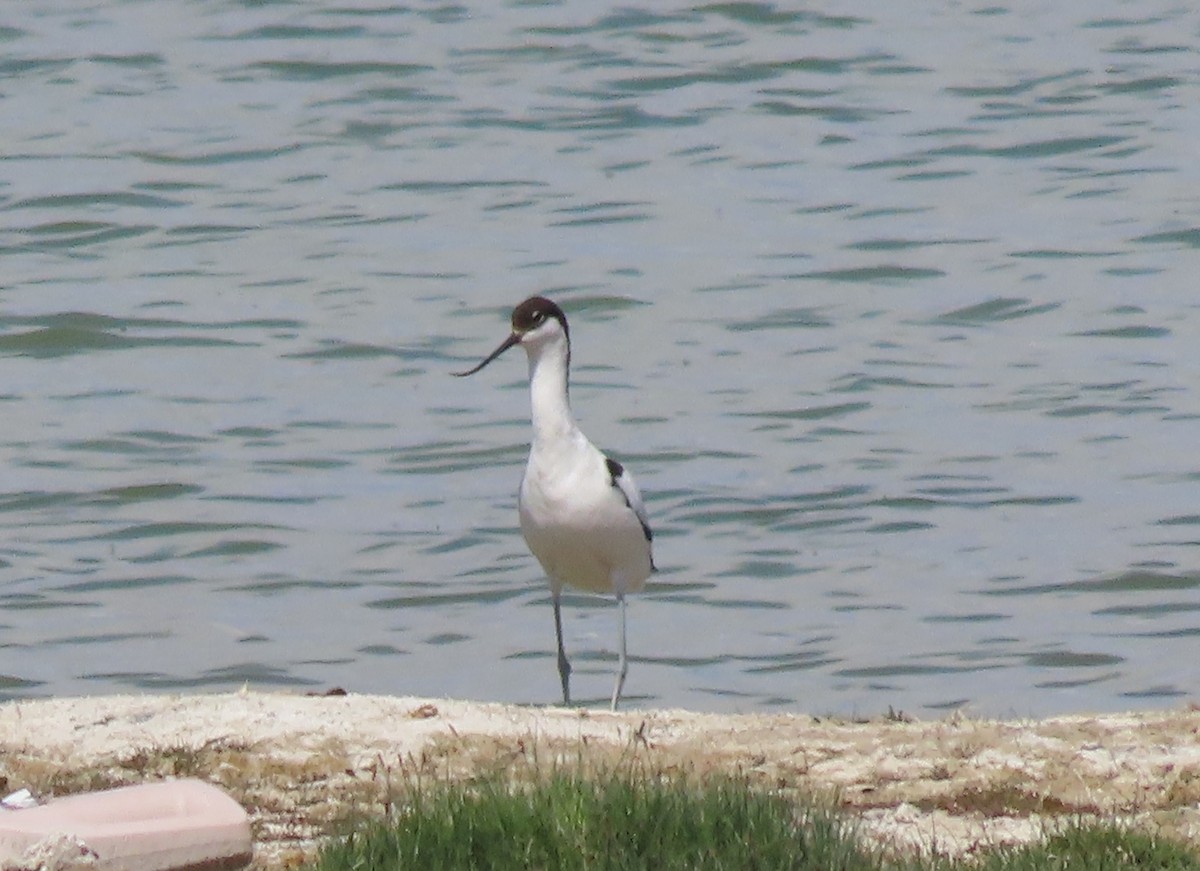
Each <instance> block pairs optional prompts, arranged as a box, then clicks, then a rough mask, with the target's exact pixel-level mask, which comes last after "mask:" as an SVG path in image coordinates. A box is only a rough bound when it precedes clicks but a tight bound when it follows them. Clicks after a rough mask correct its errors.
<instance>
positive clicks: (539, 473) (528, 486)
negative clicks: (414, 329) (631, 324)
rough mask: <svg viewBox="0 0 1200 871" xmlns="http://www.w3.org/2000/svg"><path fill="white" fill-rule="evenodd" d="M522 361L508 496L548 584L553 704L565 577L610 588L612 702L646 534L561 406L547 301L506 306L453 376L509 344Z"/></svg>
mask: <svg viewBox="0 0 1200 871" xmlns="http://www.w3.org/2000/svg"><path fill="white" fill-rule="evenodd" d="M515 345H520V346H521V347H522V348H524V349H525V354H526V356H527V357H528V360H529V394H530V405H531V410H532V422H533V437H532V440H531V441H530V445H529V460H528V462H527V463H526V465H525V474H524V476H523V477H522V478H521V487H520V490H519V493H518V499H517V511H518V514H519V515H520V519H521V533H522V535H523V536H524V538H525V543H526V544H527V545H528V547H529V550H530V552H532V554H533V555H534V557H535V558H536V559H537V561H538V562H539V563H540V564H541V567H542V569H543V570H544V571H545V573H546V578H547V580H548V582H549V584H550V599H551V602H552V604H553V606H554V634H555V636H556V638H557V641H558V675H559V679H560V680H561V682H562V695H563V704H564V705H567V706H570V704H571V663H570V661H569V660H568V659H567V653H566V649H565V648H564V646H563V630H562V608H561V601H560V600H561V597H562V591H563V588H564V587H565V586H567V587H573V588H575V589H579V590H583V591H585V592H588V593H597V594H601V595H605V594H607V595H612V596H615V597H616V600H617V607H618V611H619V616H618V619H619V632H618V639H617V640H618V648H619V654H618V662H617V674H616V683H615V684H614V686H613V692H612V710H613V711H615V710H617V704H618V703H619V702H620V700H621V692H622V690H623V689H624V687H625V677H626V675H627V674H628V671H629V661H628V656H627V653H626V647H625V596H626V594H628V593H638V592H641V591H642V590H643V589H644V588H645V584H646V580H647V579H648V578H649V577H650V575H651V574H652V573H653V572H655V571H657V568H656V567H655V565H654V557H653V554H652V542H653V539H654V534H653V533H652V532H651V531H650V521H649V519H648V517H647V514H646V505H645V502H643V501H642V494H641V492H640V491H639V490H638V487H637V484H635V483H634V480H633V476H632V475H631V474H630V473H629V471H628V470H627V469H626V468H625V467H624V466H623V465H622V464H621V463H619V462H618V461H616V460H614V459H613V458H612V457H609V456H607V455H605V454H604V453H602V452H601V451H600V450H599V449H598V448H597V447H596V446H595V445H593V444H592V443H591V442H590V441H589V440H588V438H587V436H585V435H584V434H583V432H582V431H581V430H580V429H579V425H578V424H577V423H576V422H575V416H574V415H573V414H572V413H571V403H570V397H569V395H568V394H569V372H570V367H571V334H570V329H569V328H568V326H567V316H566V315H565V314H564V313H563V310H562V309H561V308H559V306H558V305H557V303H555V302H553V301H551V300H549V299H547V298H546V297H544V296H531V297H529V299H527V300H525V301H524V302H522V303H521V304H520V305H518V306H517V307H516V308H514V309H513V312H512V332H511V333H509V335H508V338H506V339H505V340H504V341H503V342H501V343H500V346H499V347H498V348H496V350H495V351H493V352H492V353H491V354H489V355H488V356H487V357H485V358H484V360H483V362H482V363H480V364H479V365H478V366H475V367H474V368H472V369H468V370H467V371H465V372H455V373H453V374H454V375H456V376H458V377H460V378H465V377H467V376H469V375H474V374H475V373H476V372H478V371H480V370H481V369H483V368H484V367H485V366H487V365H488V364H489V363H491V362H492V361H493V360H495V359H496V358H497V357H499V356H500V355H501V354H503V353H504V352H505V351H507V350H508V349H509V348H512V347H513V346H515Z"/></svg>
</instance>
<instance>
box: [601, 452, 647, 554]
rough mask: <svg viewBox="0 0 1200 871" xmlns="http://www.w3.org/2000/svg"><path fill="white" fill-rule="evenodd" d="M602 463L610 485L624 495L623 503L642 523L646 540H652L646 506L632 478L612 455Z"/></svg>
mask: <svg viewBox="0 0 1200 871" xmlns="http://www.w3.org/2000/svg"><path fill="white" fill-rule="evenodd" d="M604 465H606V466H607V467H608V475H609V478H610V479H611V483H612V485H613V486H614V487H616V488H617V489H618V490H620V491H621V495H622V496H624V497H625V504H626V505H628V506H629V507H630V508H631V509H633V513H634V514H635V515H637V519H638V523H640V524H641V525H642V532H643V533H645V535H646V541H654V533H653V532H652V531H651V530H650V521H649V519H648V518H647V517H646V506H645V505H644V504H643V503H642V494H641V493H639V492H638V489H637V485H636V484H634V483H633V478H631V477H630V476H629V475H626V474H625V467H624V466H622V465H621V464H620V463H618V462H617V461H616V460H614V459H613V458H612V457H605V458H604Z"/></svg>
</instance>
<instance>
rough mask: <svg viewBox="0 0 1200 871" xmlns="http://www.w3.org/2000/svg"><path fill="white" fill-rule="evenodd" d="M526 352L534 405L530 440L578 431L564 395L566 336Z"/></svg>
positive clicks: (565, 394)
mask: <svg viewBox="0 0 1200 871" xmlns="http://www.w3.org/2000/svg"><path fill="white" fill-rule="evenodd" d="M526 351H527V352H528V354H529V395H530V399H531V401H532V404H533V441H534V444H537V443H538V442H539V441H546V440H550V439H561V438H563V437H565V436H567V435H569V434H570V433H572V432H575V431H577V430H578V427H577V426H576V424H575V417H574V416H573V415H572V414H571V403H570V400H569V399H568V398H567V369H568V368H569V363H568V360H569V357H570V350H569V348H568V346H567V339H566V337H565V336H559V337H557V338H556V339H554V340H552V341H550V342H548V343H547V344H545V345H542V346H541V347H539V348H536V349H535V348H526Z"/></svg>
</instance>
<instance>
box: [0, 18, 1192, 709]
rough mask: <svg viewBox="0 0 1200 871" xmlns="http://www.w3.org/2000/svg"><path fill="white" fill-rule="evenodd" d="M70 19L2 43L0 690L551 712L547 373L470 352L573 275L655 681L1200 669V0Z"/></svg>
mask: <svg viewBox="0 0 1200 871" xmlns="http://www.w3.org/2000/svg"><path fill="white" fill-rule="evenodd" d="M55 5H56V6H58V7H65V8H53V9H52V8H48V7H46V6H45V5H43V4H21V5H19V6H14V7H13V8H12V9H11V10H10V15H9V16H8V20H7V22H6V24H5V26H4V27H3V28H0V111H2V112H3V117H4V130H5V134H4V140H5V148H4V150H3V155H2V157H0V356H2V357H3V372H4V374H3V376H2V378H0V409H2V410H3V411H4V426H3V431H2V432H0V468H3V470H4V476H3V480H4V484H3V486H2V487H0V603H2V605H3V611H2V613H0V654H2V658H0V694H2V695H3V696H4V697H8V698H15V697H29V696H46V695H65V694H98V693H113V692H147V691H149V692H165V691H179V690H192V691H210V690H223V689H230V688H236V687H239V686H241V685H242V684H243V683H249V684H250V685H251V686H254V687H257V688H271V687H290V688H294V689H296V690H321V689H324V688H326V687H329V686H333V685H340V686H344V687H346V688H349V689H352V690H357V691H365V692H384V693H415V694H429V695H454V696H460V697H466V698H475V699H487V700H501V701H520V702H535V703H544V702H553V701H554V700H555V698H556V692H557V675H556V672H555V667H554V661H553V655H552V650H553V629H552V624H551V617H550V609H549V603H548V595H547V593H546V590H545V586H544V583H543V581H542V579H541V578H540V576H539V574H538V570H537V567H536V564H535V563H534V562H533V560H532V558H531V557H529V555H528V554H527V553H526V551H525V549H524V545H523V543H522V541H521V539H520V535H519V532H518V530H517V525H516V510H515V491H516V486H517V482H518V480H519V478H520V473H521V468H522V464H523V460H524V453H525V449H526V440H527V437H528V418H527V415H528V409H527V397H526V395H525V383H524V378H525V365H524V362H523V360H521V359H520V357H521V355H520V354H519V353H518V352H513V353H512V354H511V355H510V356H508V357H505V358H503V359H502V360H501V361H499V362H498V363H496V364H495V365H493V366H492V367H490V368H489V369H488V370H487V371H486V372H485V373H481V374H480V375H479V376H476V377H475V378H473V379H470V380H468V381H458V380H456V379H453V378H450V377H449V375H448V373H449V372H451V371H454V370H456V369H461V368H464V367H465V366H466V365H467V364H473V363H474V362H476V361H477V360H479V359H480V358H482V356H483V355H484V354H485V353H487V352H488V351H490V350H491V349H492V348H493V347H495V345H496V344H497V343H498V342H499V341H500V339H502V338H503V336H504V335H505V332H506V328H507V324H506V318H507V313H508V310H509V309H510V308H511V306H512V305H514V304H515V303H516V302H518V301H519V300H521V299H522V298H524V297H525V296H527V295H529V294H530V293H534V292H540V293H546V294H549V295H551V296H553V297H554V298H555V299H557V300H558V301H559V302H561V303H562V304H563V306H564V307H565V308H566V309H567V312H568V314H569V316H570V317H571V319H572V321H571V322H572V327H573V337H574V340H575V346H574V352H575V353H574V361H575V369H574V387H573V390H572V398H573V401H574V404H575V407H576V411H577V413H578V415H579V417H580V418H581V421H582V424H583V426H584V428H585V430H586V431H587V432H588V433H589V435H591V436H592V438H593V439H594V440H595V441H596V442H597V443H599V444H600V445H602V446H603V447H605V448H607V449H608V450H610V451H611V452H612V453H613V454H614V455H615V456H617V457H619V458H620V459H621V460H622V462H624V463H626V464H627V465H628V467H629V468H630V469H631V470H633V471H634V472H635V473H636V475H637V477H638V479H639V482H640V484H641V486H642V489H643V491H644V492H645V494H646V496H647V500H648V504H649V508H650V513H651V518H652V522H653V525H654V527H655V529H656V533H657V535H656V539H655V544H656V561H657V563H658V565H659V566H660V568H661V569H662V571H661V573H660V574H659V575H658V576H656V579H655V580H656V583H654V584H653V585H652V587H651V589H650V590H649V592H647V593H646V594H645V595H643V596H640V597H638V598H637V599H636V600H635V601H634V602H633V603H632V607H631V609H630V647H631V652H632V654H633V662H632V665H631V671H630V677H629V682H628V684H627V687H626V693H627V696H628V697H629V698H630V699H631V701H632V703H633V704H635V705H645V706H687V707H691V708H696V709H700V710H714V711H731V710H777V709H778V710H804V711H812V712H816V713H827V712H834V713H860V714H873V713H878V712H880V711H882V710H886V709H887V707H888V706H891V707H893V708H896V709H902V710H906V711H909V712H911V713H916V714H920V715H933V714H936V713H937V712H940V711H944V710H946V709H949V708H955V707H958V706H962V705H966V706H968V707H969V708H970V709H971V710H972V711H975V712H977V713H981V714H1045V713H1052V712H1061V711H1074V710H1116V709H1126V708H1154V707H1170V706H1176V705H1179V704H1181V703H1183V702H1185V701H1187V700H1188V699H1194V698H1195V696H1196V694H1197V692H1200V670H1198V669H1197V668H1196V665H1195V663H1196V661H1197V655H1198V654H1200V638H1198V636H1200V593H1198V590H1200V566H1198V564H1200V560H1198V557H1200V549H1198V548H1200V508H1198V507H1197V488H1198V482H1200V462H1198V461H1197V459H1196V458H1197V451H1196V445H1197V443H1198V442H1200V395H1198V392H1197V385H1198V384H1200V362H1197V361H1198V360H1200V357H1198V356H1197V354H1196V350H1195V349H1196V348H1197V347H1198V342H1200V311H1198V303H1197V299H1198V297H1197V294H1196V282H1195V278H1194V276H1195V269H1196V263H1197V258H1196V255H1197V251H1196V249H1197V247H1200V169H1198V168H1197V162H1196V160H1195V147H1194V145H1195V142H1196V141H1197V138H1198V136H1200V115H1198V114H1197V112H1196V110H1195V107H1196V106H1197V105H1200V88H1198V85H1200V52H1198V46H1200V41H1198V40H1200V15H1197V13H1195V12H1193V11H1191V10H1189V9H1188V8H1187V7H1186V6H1181V5H1176V4H1169V3H1141V4H1128V3H1119V2H1115V0H1103V2H1097V3H1089V4H1082V5H1080V4H1075V6H1070V7H1067V6H1063V5H1062V4H1057V5H1055V4H1046V5H1041V6H1036V7H1035V6H1026V5H1020V4H1017V5H1011V6H1006V5H992V6H977V7H972V8H968V7H964V6H955V7H946V8H942V7H938V8H937V9H931V8H930V7H929V6H928V5H927V4H919V3H893V4H877V3H842V4H826V5H825V7H824V11H821V12H816V11H808V12H789V11H787V9H786V7H784V6H770V5H760V4H754V3H748V4H741V3H738V4H715V5H707V6H695V7H688V6H680V7H675V8H673V9H665V11H664V9H663V8H662V7H661V6H660V5H650V6H645V7H641V8H639V7H634V6H628V5H612V6H605V5H603V4H596V3H568V4H563V5H550V4H546V5H540V4H508V5H505V6H503V7H501V8H489V9H482V8H481V9H472V8H470V7H466V6H456V5H441V6H439V5H434V4H418V5H415V6H402V5H396V6H392V5H367V4H347V5H345V6H342V7H334V8H320V7H318V6H317V5H316V4H311V5H306V4H285V3H278V4H276V3H261V4H259V3H254V4H244V5H243V4H235V3H208V4H191V3H181V2H162V0H156V2H122V3H95V4H92V5H86V4H82V3H76V4H55ZM1060 7H1061V8H1060ZM566 619H567V626H566V631H567V643H568V648H569V650H570V651H571V652H572V654H573V657H574V661H575V666H576V682H575V689H576V692H577V694H578V695H579V696H580V697H581V698H583V699H585V700H590V701H595V702H600V701H602V700H603V699H604V698H606V695H607V693H608V691H609V688H610V685H611V683H610V673H611V670H612V668H613V665H614V662H613V659H614V657H613V650H614V645H615V622H614V620H615V614H614V611H613V609H612V607H611V604H609V603H607V602H605V601H604V600H601V599H590V598H587V597H572V598H570V599H569V600H568V602H567V608H566Z"/></svg>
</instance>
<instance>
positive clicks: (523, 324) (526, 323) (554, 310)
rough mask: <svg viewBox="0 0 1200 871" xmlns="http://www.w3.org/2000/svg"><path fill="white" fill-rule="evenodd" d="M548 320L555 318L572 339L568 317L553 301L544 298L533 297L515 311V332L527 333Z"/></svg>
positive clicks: (513, 317)
mask: <svg viewBox="0 0 1200 871" xmlns="http://www.w3.org/2000/svg"><path fill="white" fill-rule="evenodd" d="M546 318H554V319H555V320H556V321H558V322H559V323H560V324H562V328H563V332H564V333H566V334H567V338H568V339H569V338H570V337H571V333H570V330H568V329H567V316H566V315H565V314H563V310H562V309H560V308H559V307H558V305H557V304H556V303H555V302H554V301H553V300H549V299H546V297H544V296H531V297H529V299H527V300H525V301H524V302H523V303H521V304H520V305H519V306H517V307H516V308H515V309H513V313H512V325H513V332H514V333H518V334H521V333H527V332H529V331H530V330H532V329H535V328H537V326H538V325H539V324H541V323H542V322H544V321H545V320H546Z"/></svg>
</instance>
